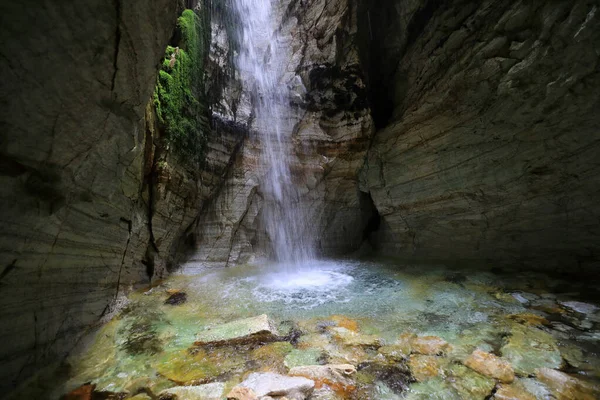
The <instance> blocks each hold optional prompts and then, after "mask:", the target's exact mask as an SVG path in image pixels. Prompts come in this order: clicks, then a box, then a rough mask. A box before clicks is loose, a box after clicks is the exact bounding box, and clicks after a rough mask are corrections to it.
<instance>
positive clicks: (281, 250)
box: [233, 0, 313, 265]
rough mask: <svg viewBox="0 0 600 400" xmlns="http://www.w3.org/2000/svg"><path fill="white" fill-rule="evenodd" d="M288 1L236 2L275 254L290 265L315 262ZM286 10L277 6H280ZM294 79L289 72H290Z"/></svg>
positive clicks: (268, 228) (246, 85)
mask: <svg viewBox="0 0 600 400" xmlns="http://www.w3.org/2000/svg"><path fill="white" fill-rule="evenodd" d="M283 3H284V2H281V1H279V2H278V1H276V0H275V1H271V0H233V4H234V7H235V10H236V12H237V13H238V15H239V19H240V21H241V24H240V32H239V33H240V44H241V45H240V53H239V55H238V57H237V60H236V64H237V68H238V70H239V72H240V75H241V78H242V83H243V85H244V88H245V90H247V91H248V92H250V93H251V95H252V98H253V105H254V122H253V124H254V125H253V130H254V131H255V132H256V134H257V135H258V137H257V139H258V140H259V142H260V144H261V150H262V154H261V166H260V168H261V169H262V171H261V172H263V176H264V178H263V180H262V182H261V191H262V195H263V198H264V204H263V209H262V215H263V222H264V225H265V229H266V232H267V235H268V237H269V239H270V241H271V246H272V249H273V253H274V256H275V258H276V260H277V261H279V262H282V263H284V264H296V265H297V264H300V263H303V262H306V261H307V260H310V259H312V258H313V248H312V243H311V235H310V232H309V224H308V223H307V218H306V216H305V215H304V212H303V208H302V205H301V201H300V200H301V199H300V195H299V193H298V188H297V186H296V185H295V184H294V181H293V176H292V171H291V165H292V162H293V160H294V159H295V152H294V148H293V142H292V131H293V125H294V123H293V119H292V117H291V113H290V107H289V89H288V87H287V85H286V82H285V80H286V79H285V76H286V72H288V71H287V70H286V67H287V65H288V61H289V57H290V55H291V54H290V49H289V45H288V43H286V38H284V37H281V36H280V35H279V32H278V21H279V20H280V18H279V15H280V12H281V7H282V5H283ZM278 6H279V7H280V8H277V7H278ZM288 76H289V74H288Z"/></svg>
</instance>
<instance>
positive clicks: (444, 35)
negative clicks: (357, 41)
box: [361, 0, 600, 276]
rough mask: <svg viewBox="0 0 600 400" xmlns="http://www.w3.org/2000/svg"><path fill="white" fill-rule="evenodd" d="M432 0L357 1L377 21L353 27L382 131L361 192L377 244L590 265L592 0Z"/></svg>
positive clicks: (597, 231) (577, 267) (545, 265)
mask: <svg viewBox="0 0 600 400" xmlns="http://www.w3.org/2000/svg"><path fill="white" fill-rule="evenodd" d="M427 4H428V7H429V5H431V4H432V3H427ZM436 4H437V5H436V6H433V5H431V8H427V7H424V6H423V3H422V2H418V1H407V2H365V5H364V7H363V10H361V14H363V15H366V14H368V15H370V17H371V20H374V19H376V20H378V21H385V22H382V23H378V24H370V25H368V24H367V23H366V22H365V24H364V25H363V26H364V31H363V32H364V37H365V40H367V39H368V40H369V44H370V45H369V53H368V57H366V58H365V59H366V60H367V63H368V66H367V69H368V70H369V71H370V73H369V78H370V80H369V82H370V93H371V104H372V108H373V115H374V116H375V123H376V125H377V126H379V127H381V128H382V129H380V130H379V131H378V132H377V133H376V134H375V136H374V140H373V144H372V146H371V148H370V149H369V154H368V157H367V160H366V162H365V166H364V169H363V172H364V173H363V175H362V177H363V180H362V182H363V183H362V185H361V189H362V190H365V191H369V192H370V194H371V196H372V199H373V202H374V204H375V207H376V208H377V210H378V212H379V214H380V215H381V217H382V218H381V224H380V229H379V231H378V233H377V236H376V237H377V241H376V243H377V244H378V247H379V249H380V251H382V252H384V253H387V254H393V255H394V256H396V257H398V256H404V257H409V258H423V259H429V260H435V259H461V260H462V259H470V260H471V259H488V260H494V261H495V262H497V263H498V262H500V263H507V264H512V265H514V262H515V261H516V260H519V261H518V262H519V263H520V264H526V265H527V266H530V267H535V268H539V269H541V270H545V271H552V270H562V271H566V272H573V273H574V274H577V275H576V276H581V275H580V274H581V273H582V271H585V272H586V273H590V274H592V275H591V276H594V275H593V274H596V273H597V268H598V256H597V255H598V254H600V252H599V251H598V250H599V249H600V240H599V237H600V225H598V224H595V225H594V226H593V227H591V229H592V230H591V231H590V230H589V229H590V222H589V221H590V215H594V217H597V216H598V215H600V198H599V193H598V191H597V188H598V186H599V184H600V173H598V166H597V164H596V163H595V156H596V154H598V152H599V151H600V142H599V141H598V140H599V139H600V131H599V130H598V129H597V126H598V123H599V121H600V115H599V114H598V113H597V112H595V110H596V109H597V108H598V104H600V92H599V91H598V90H596V87H597V85H598V84H599V82H600V75H599V72H598V70H597V68H596V66H597V58H596V55H595V50H593V49H595V48H596V47H595V46H596V43H598V42H599V41H600V30H598V29H596V25H595V24H594V23H591V21H595V22H597V21H598V12H597V5H595V4H591V3H587V2H585V1H583V0H582V1H572V2H561V3H560V4H550V3H548V2H545V1H532V2H520V3H518V2H497V3H491V2H475V3H469V4H466V3H462V2H456V1H450V2H443V3H436ZM425 10H427V11H425ZM459 10H460V11H459ZM538 21H539V23H538ZM417 26H418V27H419V28H418V29H416V27H417ZM466 26H468V27H469V28H468V29H467V28H465V27H466ZM398 27H405V28H400V29H398ZM442 27H443V28H442ZM413 28H415V29H413ZM515 35H516V36H515ZM582 57H583V59H582ZM540 70H544V73H543V74H540ZM567 71H568V72H567ZM571 90H573V91H574V92H571ZM593 171H595V172H593ZM565 199H569V200H568V201H567V200H565ZM564 201H567V202H568V203H569V206H566V205H565V203H564ZM567 208H568V209H569V211H568V212H567V211H566V210H567ZM572 211H573V212H572ZM567 223H568V225H566V224H567ZM591 249H593V250H591ZM590 254H594V256H592V257H590V258H586V261H583V262H582V261H581V260H582V259H583V258H585V257H588V256H589V255H590Z"/></svg>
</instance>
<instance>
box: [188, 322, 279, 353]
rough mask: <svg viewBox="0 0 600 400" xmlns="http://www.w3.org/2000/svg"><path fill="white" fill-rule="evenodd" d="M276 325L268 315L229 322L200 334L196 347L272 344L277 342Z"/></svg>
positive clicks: (197, 337)
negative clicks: (254, 343) (257, 343)
mask: <svg viewBox="0 0 600 400" xmlns="http://www.w3.org/2000/svg"><path fill="white" fill-rule="evenodd" d="M277 338H278V334H277V329H276V328H275V325H274V324H273V323H272V322H271V321H270V320H269V318H268V317H267V315H266V314H262V315H259V316H258V317H252V318H245V319H240V320H237V321H232V322H228V323H226V324H223V325H219V326H216V327H214V328H211V329H207V330H205V331H202V332H200V333H199V334H198V335H197V336H196V342H194V344H195V345H196V346H205V345H213V346H220V345H231V344H242V343H251V342H272V341H275V340H277Z"/></svg>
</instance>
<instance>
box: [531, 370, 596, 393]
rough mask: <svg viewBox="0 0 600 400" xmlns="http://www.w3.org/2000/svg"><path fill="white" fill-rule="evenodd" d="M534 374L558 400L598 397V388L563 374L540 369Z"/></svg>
mask: <svg viewBox="0 0 600 400" xmlns="http://www.w3.org/2000/svg"><path fill="white" fill-rule="evenodd" d="M535 374H536V377H537V379H539V380H540V381H541V382H542V383H544V384H546V386H547V387H548V388H549V389H550V391H551V392H552V394H553V395H554V396H555V397H556V398H558V399H559V400H594V399H598V398H599V397H600V387H598V386H597V385H594V384H592V383H590V382H587V381H584V380H582V379H578V378H576V377H574V376H571V375H568V374H565V373H564V372H560V371H556V370H554V369H550V368H540V369H538V370H536V371H535Z"/></svg>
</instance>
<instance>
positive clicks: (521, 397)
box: [492, 383, 536, 400]
mask: <svg viewBox="0 0 600 400" xmlns="http://www.w3.org/2000/svg"><path fill="white" fill-rule="evenodd" d="M521 386H522V385H516V384H514V383H513V384H511V385H506V384H500V385H498V386H496V393H494V397H492V399H493V400H536V398H535V396H534V395H532V394H531V393H529V392H528V391H527V390H525V388H523V387H521Z"/></svg>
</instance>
